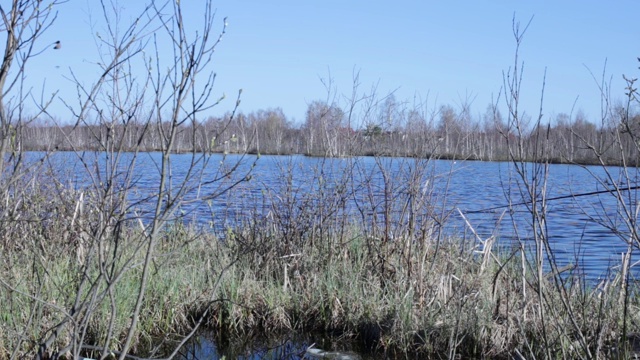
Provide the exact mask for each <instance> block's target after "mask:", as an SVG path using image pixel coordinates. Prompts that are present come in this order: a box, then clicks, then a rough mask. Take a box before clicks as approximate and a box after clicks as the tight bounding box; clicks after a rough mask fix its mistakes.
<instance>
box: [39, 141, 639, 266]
mask: <svg viewBox="0 0 640 360" xmlns="http://www.w3.org/2000/svg"><path fill="white" fill-rule="evenodd" d="M30 156H31V157H33V158H38V157H39V156H42V154H40V153H32V154H31V155H30ZM133 159H134V155H133V154H123V155H122V157H121V158H119V159H118V158H113V157H110V156H109V155H108V154H105V153H93V152H86V153H81V154H74V153H56V154H54V155H53V156H52V157H51V158H49V160H48V161H47V164H50V166H51V167H52V168H53V169H54V170H55V171H54V173H55V175H54V176H56V177H58V179H60V181H61V182H62V183H64V184H66V186H69V187H73V188H75V189H85V188H90V189H102V188H105V187H106V186H108V185H107V184H108V181H107V179H108V178H109V177H110V176H113V179H114V181H113V184H110V185H111V186H115V187H116V188H119V189H122V190H126V189H128V190H129V195H128V204H127V205H128V207H127V211H128V212H129V213H130V216H131V217H141V218H142V219H143V220H144V219H149V218H150V217H151V216H152V213H153V210H154V209H155V205H156V202H157V197H155V194H157V192H158V190H159V188H158V186H159V179H160V176H159V174H160V160H161V154H160V153H142V154H139V155H138V156H137V157H136V158H135V166H134V167H131V165H132V160H133ZM130 169H131V171H129V170H130ZM190 169H191V171H190ZM536 169H539V165H534V164H527V165H526V166H525V170H526V171H527V175H526V177H527V179H528V180H529V181H532V179H533V177H534V175H533V174H536V172H535V171H536ZM168 174H169V175H170V177H169V179H168V182H167V185H166V186H165V188H164V189H163V190H164V191H166V193H167V194H173V195H176V196H181V195H182V196H183V197H184V201H182V202H181V203H179V204H177V206H176V211H175V212H173V213H172V214H171V216H170V218H172V219H176V218H181V219H183V220H184V221H187V222H190V223H193V224H197V225H199V226H201V227H203V228H205V229H207V230H208V231H215V232H219V233H220V235H221V236H223V235H224V233H225V231H226V229H227V228H229V227H233V226H236V225H238V224H249V223H251V222H252V221H259V219H267V220H268V219H273V218H278V219H287V220H288V221H289V222H290V223H286V224H284V225H285V226H290V227H292V228H296V229H300V228H304V227H305V226H311V225H312V224H316V225H317V224H319V223H324V224H332V223H334V224H338V223H340V221H341V220H342V219H343V218H344V217H348V218H351V219H355V220H354V221H356V222H357V221H359V222H360V223H364V224H368V226H370V227H371V228H373V227H374V225H375V226H377V227H378V229H380V228H384V225H385V223H384V218H385V217H384V216H385V215H387V216H388V217H389V218H390V219H391V222H390V223H391V226H390V228H388V229H386V230H385V231H386V235H387V236H390V237H391V238H394V237H396V236H400V235H401V234H399V231H400V229H406V228H407V226H408V225H407V224H409V223H410V222H411V223H412V224H414V228H416V229H420V228H421V224H422V228H424V226H425V224H428V225H429V228H430V229H432V230H433V232H432V233H431V236H437V235H438V234H447V235H451V234H455V235H458V236H461V237H463V238H465V241H468V242H469V246H474V245H478V242H477V241H476V239H475V237H474V236H473V235H472V233H471V232H470V229H469V227H468V226H467V225H466V224H465V222H464V221H463V219H462V217H461V216H460V214H459V212H462V213H463V214H465V216H466V217H467V219H468V220H469V222H470V224H471V226H472V227H473V228H474V229H475V231H476V232H477V233H478V235H479V236H480V237H481V238H483V239H486V238H488V237H489V236H491V235H494V236H496V237H497V238H498V246H499V247H501V248H504V249H509V248H512V247H514V246H516V247H519V246H523V247H525V248H528V249H531V248H532V247H533V244H534V242H533V240H532V239H533V233H532V229H531V222H532V216H531V213H530V211H528V207H527V204H522V203H526V202H527V201H529V200H530V199H529V198H528V197H527V195H526V194H523V188H524V185H523V184H522V181H521V179H520V177H519V176H518V174H516V172H515V167H514V165H513V164H512V163H508V162H477V161H445V160H434V161H426V160H418V159H408V158H373V157H362V158H346V159H323V158H312V157H304V156H261V157H258V156H254V155H246V156H241V155H227V156H224V155H220V154H216V155H211V156H206V157H205V156H202V155H196V156H195V157H194V156H192V155H191V154H178V155H173V156H172V162H171V171H170V172H168ZM537 177H538V179H539V181H540V182H541V181H542V179H544V180H545V181H546V197H547V199H552V198H555V197H561V196H568V197H565V198H563V199H557V200H550V201H549V202H548V204H547V213H546V234H547V236H548V238H549V243H550V246H551V248H552V249H553V254H554V256H555V257H556V260H557V262H558V265H559V266H563V265H565V264H575V265H578V271H580V272H581V273H583V274H584V275H585V276H587V277H588V278H591V279H597V278H599V277H604V276H607V273H608V270H609V269H610V268H611V267H612V266H616V265H618V264H619V263H620V259H621V253H623V252H625V251H626V250H627V247H628V243H627V242H628V241H629V239H631V238H632V236H631V232H630V230H629V229H630V228H634V227H635V223H634V222H635V220H636V219H637V216H636V215H635V212H636V211H638V209H637V207H638V204H640V202H638V190H631V191H622V192H621V193H620V194H619V196H620V199H618V195H616V194H614V193H610V192H604V193H600V194H593V195H589V196H580V194H585V193H590V192H596V191H602V190H604V189H606V188H608V187H610V183H611V181H610V180H606V179H608V178H609V179H613V180H614V181H615V182H616V183H619V184H624V186H627V184H629V185H635V184H637V183H638V181H637V177H638V170H637V169H631V168H629V169H623V168H618V167H606V168H605V167H599V166H589V167H580V166H575V165H549V167H548V172H546V173H542V172H539V173H537ZM181 184H186V186H183V187H181V186H180V185H181ZM540 186H542V185H540ZM525 192H526V191H525ZM571 195H574V196H571ZM169 203H170V201H167V200H166V199H164V200H163V202H162V204H163V206H166V204H169ZM510 203H511V204H512V205H513V206H511V207H508V205H509V204H510ZM518 204H519V205H518ZM309 213H312V214H313V216H309V215H308V214H309ZM409 214H414V215H416V216H414V217H413V218H411V217H410V216H409ZM500 218H502V220H501V221H499V219H500ZM629 219H630V220H631V221H632V224H631V227H629V222H628V221H627V220H629ZM281 225H282V224H281ZM634 247H637V245H634ZM636 253H637V252H636ZM634 260H635V258H634Z"/></svg>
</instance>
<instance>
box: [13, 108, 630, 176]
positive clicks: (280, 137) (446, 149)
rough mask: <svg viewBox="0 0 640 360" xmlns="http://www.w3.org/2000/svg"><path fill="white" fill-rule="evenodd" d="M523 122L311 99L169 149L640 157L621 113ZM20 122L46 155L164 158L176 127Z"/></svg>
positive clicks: (194, 135) (181, 140) (212, 124)
mask: <svg viewBox="0 0 640 360" xmlns="http://www.w3.org/2000/svg"><path fill="white" fill-rule="evenodd" d="M523 118H524V119H525V121H523V122H522V123H523V124H524V125H521V126H517V127H516V126H514V125H513V124H510V122H509V121H507V120H505V118H504V116H503V115H502V113H501V112H500V110H499V109H498V107H497V106H495V105H489V106H487V109H486V111H485V112H484V114H481V115H473V114H472V113H471V111H470V107H469V106H466V105H465V106H459V107H457V108H456V107H453V106H450V105H442V106H440V107H439V108H437V109H431V110H425V109H424V108H423V107H407V106H406V105H405V104H403V103H401V102H399V101H397V100H396V99H395V98H394V97H393V96H389V97H387V98H385V99H384V101H380V102H379V103H377V104H375V105H373V106H370V107H369V108H367V109H366V111H360V112H359V113H358V114H357V115H356V116H354V114H350V113H349V111H348V110H345V107H344V106H338V105H336V104H331V103H328V102H326V101H314V102H312V103H310V104H309V105H308V108H307V111H306V116H305V119H304V122H302V123H300V124H296V123H294V122H292V121H291V120H289V118H288V117H287V116H286V115H285V114H284V112H283V111H282V109H281V108H277V107H276V108H269V109H262V110H257V111H253V112H250V113H247V114H245V113H242V112H229V113H226V114H224V115H222V116H210V117H208V118H206V119H204V120H202V121H198V120H195V119H193V120H191V121H190V122H189V123H188V124H185V126H184V127H182V128H181V129H180V132H179V133H178V134H177V136H176V139H175V147H174V150H173V151H175V152H204V153H253V154H276V155H287V154H304V155H308V156H327V157H343V156H405V157H424V158H428V157H437V158H447V159H470V160H485V161H505V160H508V159H510V158H511V155H513V154H515V153H517V152H518V151H517V149H516V145H517V144H519V145H522V144H524V147H523V149H521V151H520V152H518V154H517V155H518V157H519V158H521V159H522V160H528V159H533V154H534V152H535V151H536V150H534V149H540V148H541V147H544V149H545V152H544V153H545V154H546V155H545V156H546V158H545V159H544V160H545V161H549V162H554V163H581V164H590V163H599V162H600V161H601V160H604V161H605V162H606V163H607V164H619V163H620V160H621V155H622V154H624V155H623V156H622V157H624V158H626V159H637V158H638V149H637V146H636V142H635V140H634V139H636V138H637V135H638V133H640V115H639V114H638V113H635V112H633V111H630V110H629V109H627V108H625V107H624V106H619V107H617V108H614V109H612V110H610V111H608V112H607V113H606V114H605V116H603V117H602V119H601V121H600V123H599V124H596V123H594V122H592V121H590V120H589V119H587V117H586V116H585V115H584V114H583V113H582V112H578V113H577V114H575V115H568V114H565V113H561V114H558V115H556V116H555V117H553V118H551V119H549V120H548V121H547V122H546V123H545V122H544V121H534V120H535V119H532V118H531V117H529V118H527V116H525V117H523ZM356 121H357V122H358V124H357V125H356V124H355V122H356ZM19 124H20V126H19V128H16V129H12V131H14V133H15V135H14V137H13V139H14V141H13V142H12V146H13V147H14V148H16V150H17V148H18V147H19V148H20V150H41V151H48V150H94V151H106V150H110V149H106V148H104V144H114V145H112V146H117V147H118V148H120V149H123V150H134V149H138V150H141V151H161V150H162V149H164V148H165V147H166V144H165V143H164V142H166V138H165V137H163V136H162V134H163V132H165V131H167V129H169V128H170V127H171V124H170V123H169V122H163V121H161V120H157V121H151V122H149V121H145V122H139V123H138V122H136V121H135V120H133V121H130V122H127V123H122V122H115V121H111V122H109V121H100V122H96V125H92V124H91V122H86V123H84V124H82V125H76V126H72V125H66V126H60V125H52V124H47V123H44V122H38V121H33V122H31V123H19ZM529 124H531V126H529ZM16 139H19V140H16ZM621 152H622V153H621Z"/></svg>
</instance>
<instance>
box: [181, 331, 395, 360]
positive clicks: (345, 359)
mask: <svg viewBox="0 0 640 360" xmlns="http://www.w3.org/2000/svg"><path fill="white" fill-rule="evenodd" d="M314 341H318V343H316V342H314ZM221 343H222V345H216V344H221ZM320 346H323V347H320ZM357 347H358V346H357V344H355V343H349V342H345V341H335V340H332V339H330V338H327V337H326V336H323V335H318V336H317V337H316V338H315V339H314V337H313V336H298V335H291V336H289V337H281V338H280V339H271V340H268V339H255V338H248V339H236V340H234V342H233V343H225V341H220V340H219V339H217V340H214V335H212V334H206V333H205V334H201V335H200V336H197V337H195V338H194V339H193V340H192V341H190V342H189V343H188V344H186V345H185V347H184V348H183V349H182V350H181V352H180V354H179V358H180V359H184V360H204V359H207V360H220V359H241V360H258V359H273V360H276V359H278V360H297V359H306V360H310V359H334V360H338V359H339V360H380V359H382V358H383V355H382V354H365V353H363V352H360V353H358V352H356V351H352V349H357Z"/></svg>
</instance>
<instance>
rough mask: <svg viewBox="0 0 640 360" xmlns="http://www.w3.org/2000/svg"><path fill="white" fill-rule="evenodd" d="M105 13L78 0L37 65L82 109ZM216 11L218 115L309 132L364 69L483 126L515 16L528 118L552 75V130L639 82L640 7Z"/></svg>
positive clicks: (380, 84) (191, 6) (624, 3)
mask: <svg viewBox="0 0 640 360" xmlns="http://www.w3.org/2000/svg"><path fill="white" fill-rule="evenodd" d="M181 2H182V6H183V8H184V17H185V19H187V21H188V25H190V26H193V27H197V25H198V24H199V22H200V21H201V19H202V9H203V7H202V3H203V2H202V1H201V0H182V1H181ZM141 4H142V1H137V0H136V1H120V3H119V4H118V6H119V8H120V9H121V10H120V16H121V20H122V21H123V22H126V21H131V20H132V19H135V17H136V14H137V11H139V9H140V5H141ZM98 5H99V2H98V1H97V0H69V1H68V2H67V3H64V4H62V5H60V6H59V8H58V18H57V19H56V22H55V23H54V25H53V26H52V27H51V28H50V29H49V31H48V33H46V34H45V35H44V36H43V37H42V38H41V43H42V44H45V45H46V44H49V43H53V42H54V41H56V40H60V41H61V44H62V47H61V49H59V50H53V49H47V50H46V51H45V52H44V53H43V54H42V55H41V56H40V57H39V58H37V59H34V60H33V61H32V62H31V63H30V65H29V66H30V67H29V68H28V74H29V78H28V82H30V83H32V86H33V89H34V93H35V94H37V95H38V96H39V95H40V94H49V93H52V92H53V91H54V90H57V91H59V92H58V97H59V98H62V99H65V101H66V102H67V103H69V102H73V101H74V99H75V98H77V96H76V95H75V89H76V88H75V85H74V83H73V81H71V80H70V73H71V71H73V73H74V74H76V76H77V77H78V79H80V81H81V82H83V83H86V84H89V83H91V82H92V81H94V80H95V77H96V75H97V74H98V73H99V72H98V71H97V67H96V65H95V63H96V62H97V61H98V59H99V58H98V55H97V54H98V51H97V45H96V36H95V34H96V33H98V32H99V29H100V27H101V26H103V25H101V22H100V7H99V6H98ZM213 7H214V9H215V10H216V17H215V19H214V22H215V23H214V30H216V31H217V30H219V29H221V28H222V24H223V18H225V17H226V18H227V23H228V27H227V32H226V34H225V37H224V39H223V41H222V42H221V43H220V45H219V47H218V49H217V51H216V54H215V55H214V59H213V62H212V64H211V68H210V70H211V71H213V72H215V73H216V74H217V78H216V83H215V87H214V93H216V94H222V93H225V94H227V98H226V100H225V101H224V102H223V103H222V104H221V105H219V106H217V107H215V108H213V109H210V110H208V112H207V114H204V115H207V116H219V115H222V114H223V113H225V112H227V111H229V110H231V109H232V108H233V105H234V103H235V97H234V96H235V94H236V93H237V91H238V90H239V89H242V90H243V92H242V103H241V106H240V110H241V111H243V112H244V113H249V112H251V111H256V110H259V109H267V108H274V107H280V108H282V109H283V111H284V113H285V115H287V117H288V119H289V120H292V121H294V122H296V123H302V122H304V117H305V111H306V109H307V106H308V105H309V104H310V103H311V102H313V101H315V100H324V99H326V98H327V90H326V88H325V86H324V85H323V81H322V80H325V82H326V81H328V80H331V84H332V91H333V93H332V94H337V95H338V96H340V95H348V94H350V93H351V91H352V83H353V76H354V73H358V74H359V82H360V84H361V85H360V91H363V92H364V91H368V90H369V89H371V88H372V86H375V87H376V89H377V93H378V95H380V96H384V95H386V94H388V93H390V92H393V94H394V96H395V98H396V100H398V101H401V102H406V104H408V105H409V106H413V104H416V103H418V102H421V103H426V106H428V107H430V108H434V109H436V108H438V107H439V106H441V105H451V106H453V107H454V108H460V106H462V105H463V104H465V103H466V104H470V105H471V110H472V114H473V115H476V116H477V117H480V116H481V115H482V114H483V113H484V112H485V111H486V108H487V106H488V105H489V104H490V103H491V102H492V101H494V100H495V99H496V98H497V96H498V94H499V93H500V92H501V88H502V87H503V74H504V72H505V71H508V70H509V68H510V67H512V66H513V64H514V50H515V40H514V37H513V32H512V20H513V18H514V16H515V19H516V20H517V21H519V22H520V23H521V24H522V25H521V26H524V25H525V24H526V23H528V22H529V20H530V19H532V20H531V24H530V26H529V28H528V30H527V32H526V34H525V36H524V38H523V42H522V45H521V48H520V54H519V59H520V60H521V62H522V63H523V64H524V74H523V84H522V96H521V108H522V109H524V110H525V111H526V112H527V113H529V114H534V115H537V114H538V112H539V109H540V99H541V90H542V86H543V80H544V82H545V87H544V102H543V104H542V109H543V110H542V112H543V114H544V119H545V121H547V120H548V121H552V119H553V118H555V116H557V115H558V114H560V113H570V112H572V111H573V113H574V114H575V113H577V112H578V111H582V112H583V113H584V114H585V115H586V117H587V119H589V120H590V121H593V122H595V123H598V122H599V121H600V118H601V113H600V112H601V106H600V104H601V102H600V90H599V87H598V82H599V81H600V80H601V78H602V76H603V73H604V74H605V79H606V80H607V81H608V82H609V81H610V89H611V95H612V98H613V99H614V100H616V101H621V100H622V99H623V98H624V87H625V83H624V81H623V79H622V75H623V74H626V75H628V76H631V77H638V74H639V73H640V70H638V66H639V65H640V63H639V62H638V60H637V57H639V56H640V46H639V45H640V27H638V26H637V16H638V14H640V2H638V1H637V0H620V1H602V0H582V1H570V0H566V1H557V0H552V1H548V0H542V1H506V0H497V1H461V0H452V1H417V0H416V1H409V0H399V1H393V2H391V1H376V0H368V1H360V0H352V1H349V0H323V1H315V0H303V1H301V0H296V1H289V0H286V1H278V0H273V1H264V0H233V1H232V0H226V1H214V2H213ZM161 49H162V48H161ZM166 51H169V50H168V48H167V50H166ZM605 64H606V67H605ZM545 72H546V77H545ZM43 88H44V89H43ZM499 104H500V105H502V104H504V101H501V102H500V103H499ZM50 112H51V113H52V114H54V116H55V117H56V118H57V119H59V120H60V121H66V120H67V119H70V118H71V115H70V113H69V111H68V110H67V109H66V107H65V105H64V103H63V102H62V101H61V100H60V99H58V98H57V99H55V100H54V103H53V104H52V105H51V108H50Z"/></svg>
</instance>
